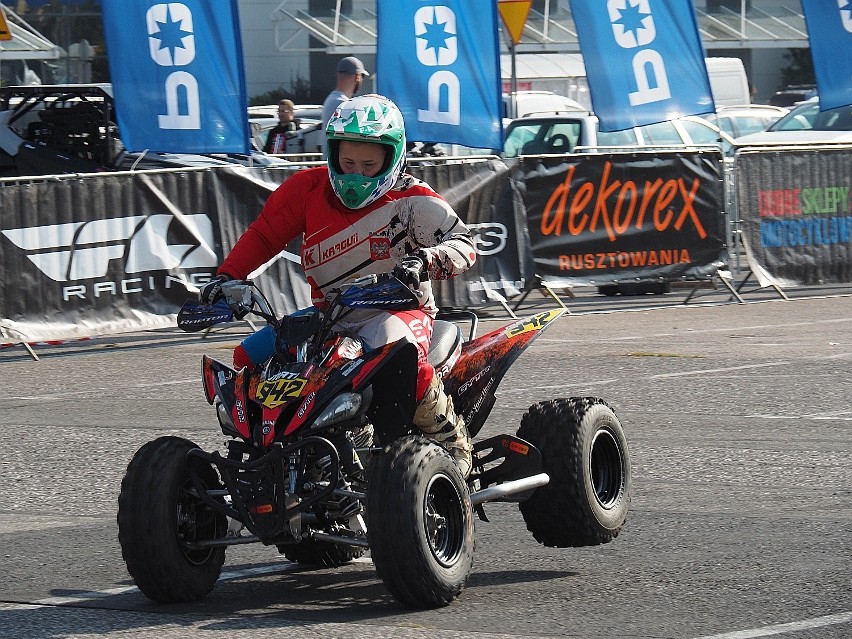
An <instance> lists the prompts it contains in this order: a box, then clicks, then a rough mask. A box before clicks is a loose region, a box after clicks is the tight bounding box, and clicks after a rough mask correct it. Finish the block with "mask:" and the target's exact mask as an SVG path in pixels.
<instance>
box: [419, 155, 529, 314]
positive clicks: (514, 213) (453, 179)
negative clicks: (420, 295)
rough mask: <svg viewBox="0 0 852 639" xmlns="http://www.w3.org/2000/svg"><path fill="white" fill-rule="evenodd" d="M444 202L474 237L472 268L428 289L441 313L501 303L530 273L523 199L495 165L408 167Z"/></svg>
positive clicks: (488, 162) (501, 167)
mask: <svg viewBox="0 0 852 639" xmlns="http://www.w3.org/2000/svg"><path fill="white" fill-rule="evenodd" d="M409 170H410V172H411V173H412V174H414V175H415V176H417V177H419V178H420V179H422V180H425V181H426V182H427V183H428V184H429V185H431V186H432V187H433V188H434V189H435V190H436V191H438V192H439V193H440V194H441V195H443V196H444V198H446V200H447V202H449V204H450V206H452V207H453V209H454V210H455V212H456V213H457V214H458V216H459V217H460V218H461V219H462V220H463V221H464V223H465V224H466V225H467V227H468V228H469V229H470V232H471V234H472V236H473V246H474V250H475V251H476V263H475V264H474V265H473V267H472V268H471V269H469V270H468V271H465V272H464V273H463V274H461V275H460V276H458V277H455V278H453V279H451V280H443V281H438V282H434V283H433V291H434V293H435V299H436V301H437V302H438V305H439V306H440V307H442V308H447V307H452V308H458V307H465V306H481V305H485V304H490V303H494V302H497V303H505V301H506V300H508V299H511V298H512V297H515V296H516V295H519V294H520V293H521V292H522V291H523V289H524V285H525V283H526V282H527V281H528V280H529V279H530V278H532V276H533V275H534V273H535V270H534V268H535V266H534V264H533V262H532V251H531V249H530V244H529V235H528V234H527V228H526V214H525V210H524V203H523V199H522V198H521V195H520V193H519V192H518V189H517V184H516V183H515V181H514V180H513V179H512V176H511V174H510V172H509V169H508V167H507V166H506V164H505V163H503V162H502V161H500V160H485V161H471V162H465V163H454V164H439V165H434V164H432V165H430V164H421V165H416V164H415V165H412V166H410V167H409Z"/></svg>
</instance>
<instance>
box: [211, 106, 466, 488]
mask: <svg viewBox="0 0 852 639" xmlns="http://www.w3.org/2000/svg"><path fill="white" fill-rule="evenodd" d="M326 136H327V138H328V156H329V157H328V160H327V163H326V165H324V166H319V167H313V168H307V169H303V170H301V171H299V172H297V173H295V174H293V175H292V176H290V177H288V178H287V179H286V180H285V181H284V182H283V183H282V184H281V185H280V186H279V187H278V188H277V189H276V190H275V191H274V192H273V193H272V194H271V195H270V196H269V199H268V200H267V201H266V204H265V205H264V207H263V209H262V210H261V212H260V215H259V216H258V218H257V219H256V220H255V221H254V222H252V224H251V225H250V226H249V227H248V229H247V230H246V232H245V233H244V234H243V235H242V236H241V237H240V239H239V240H238V241H237V243H236V244H235V245H234V247H233V249H231V251H230V253H229V254H228V256H227V257H226V258H225V260H224V261H223V262H222V265H221V266H220V267H219V269H218V270H217V272H216V277H215V278H213V279H212V280H211V281H210V282H209V283H207V284H205V286H204V287H203V288H202V289H201V292H200V295H199V296H200V298H201V300H202V301H204V302H207V303H211V304H212V303H214V302H215V301H217V300H218V299H220V298H221V297H222V295H223V288H227V287H229V286H239V284H238V283H237V282H233V283H232V282H231V280H241V279H244V278H246V277H247V276H248V274H249V273H251V272H252V271H254V270H255V269H256V268H258V267H259V266H261V265H262V264H265V263H266V262H267V261H269V260H271V259H272V258H274V257H275V256H276V255H278V254H279V253H280V252H281V251H283V250H284V249H285V248H286V247H287V245H288V244H289V243H290V242H291V241H293V240H294V239H296V238H299V237H301V241H302V248H301V263H302V269H303V270H304V272H305V276H306V277H307V280H308V283H309V284H310V286H311V294H312V299H313V304H314V307H316V308H319V309H322V308H323V307H324V305H325V298H326V295H327V294H328V293H329V292H330V291H331V290H332V289H334V288H336V287H339V286H340V285H341V284H343V283H344V282H346V281H348V280H350V279H352V278H355V277H360V276H364V275H370V274H376V273H387V272H392V273H394V275H396V276H397V277H398V278H399V279H400V280H402V281H404V282H405V283H406V284H407V285H408V286H410V287H411V288H412V289H416V290H417V291H418V292H419V294H420V296H421V297H420V299H421V300H422V303H421V306H420V308H418V309H415V310H411V311H392V312H391V311H382V310H376V309H352V310H351V311H350V312H349V314H347V315H346V316H345V318H343V319H341V320H338V322H337V323H336V324H335V328H336V329H337V330H341V331H346V332H349V333H355V334H357V335H359V336H360V337H361V338H362V339H363V341H364V342H365V344H366V346H367V347H368V348H370V349H374V348H379V347H381V346H384V345H385V344H389V343H392V342H395V341H397V340H400V339H404V340H407V341H409V342H411V343H413V344H414V345H415V346H416V347H417V352H418V361H417V386H416V400H417V409H416V412H415V416H414V424H415V425H416V426H417V427H418V428H419V429H420V431H421V432H423V434H424V435H426V436H427V437H429V438H431V439H433V440H434V441H436V442H438V443H439V444H440V445H442V446H443V447H444V448H445V449H446V450H447V451H448V452H449V453H450V455H452V457H453V458H454V459H455V460H456V463H457V464H458V466H459V469H460V470H461V472H462V473H463V474H464V475H465V476H467V475H468V474H469V473H470V469H471V464H472V458H471V451H472V446H471V441H470V434H469V433H468V430H467V426H466V425H465V423H464V419H463V418H462V417H461V415H457V414H456V412H455V409H454V407H453V400H452V398H451V397H450V396H449V395H447V394H446V392H445V391H444V387H443V384H442V382H441V379H440V378H439V377H438V375H437V374H436V373H435V369H434V368H433V367H432V365H431V364H430V363H429V362H428V361H427V359H426V356H427V354H428V352H429V344H430V341H431V339H432V322H433V320H434V319H435V315H436V314H437V311H438V309H437V306H436V304H435V297H434V295H433V293H432V285H431V280H447V279H450V278H452V277H455V276H456V275H459V274H460V273H463V272H464V271H466V270H467V269H469V268H470V267H471V265H473V263H474V262H475V261H476V253H475V251H474V247H473V240H472V238H471V233H470V231H469V230H468V228H467V226H465V224H464V223H463V222H462V221H461V220H460V219H459V217H458V216H457V215H456V213H455V211H453V209H452V207H450V205H449V204H448V203H447V201H446V200H445V199H444V198H443V197H441V196H440V195H439V194H438V193H436V192H435V191H434V190H432V188H430V187H429V185H428V184H426V183H425V182H423V181H421V180H419V179H417V178H415V177H413V176H412V175H410V174H408V173H406V172H405V150H406V144H405V125H404V123H403V118H402V113H401V112H400V110H399V108H398V107H397V106H396V105H395V104H394V103H393V102H391V101H390V100H389V99H387V98H385V97H383V96H379V95H374V94H371V95H365V96H359V97H356V98H353V99H351V100H347V101H346V102H344V103H342V104H341V105H340V106H338V108H337V110H336V111H335V113H334V115H333V116H332V117H331V119H330V120H329V123H328V126H327V127H326ZM305 312H310V311H309V310H303V311H297V313H300V314H301V313H305ZM274 351H275V344H274V335H273V332H272V330H271V328H270V327H267V328H264V329H261V330H260V331H258V332H256V333H253V334H252V335H250V336H249V337H247V338H246V339H245V340H243V342H242V343H241V344H240V345H239V346H237V348H236V349H235V350H234V366H235V367H236V368H237V369H240V368H243V367H250V368H253V367H256V366H259V365H260V364H262V363H263V362H265V361H266V360H267V359H268V358H269V357H270V356H271V355H272V353H273V352H274Z"/></svg>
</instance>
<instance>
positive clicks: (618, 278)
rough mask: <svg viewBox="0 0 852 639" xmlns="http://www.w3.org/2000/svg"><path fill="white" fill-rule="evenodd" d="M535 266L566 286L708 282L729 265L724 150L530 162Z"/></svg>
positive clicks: (525, 164) (527, 187)
mask: <svg viewBox="0 0 852 639" xmlns="http://www.w3.org/2000/svg"><path fill="white" fill-rule="evenodd" d="M519 166H520V169H521V171H522V172H523V173H524V192H525V198H524V199H525V203H526V213H527V220H528V221H527V225H528V227H529V233H530V241H531V244H532V251H533V257H534V260H535V266H536V272H537V273H538V274H539V275H541V276H542V277H543V278H545V279H546V280H547V281H548V282H552V283H554V284H563V285H579V284H594V285H600V284H610V283H617V282H627V281H631V282H635V281H643V280H644V281H652V280H657V281H660V280H662V281H676V280H679V279H706V278H709V277H711V276H712V275H714V274H715V273H716V271H717V270H719V269H720V268H722V267H724V266H725V265H726V264H727V250H726V241H725V237H726V223H725V216H724V212H723V211H724V195H723V182H722V172H721V171H722V169H721V166H722V165H721V154H720V153H719V152H717V151H707V152H704V151H683V152H657V153H625V154H606V155H597V154H594V155H593V154H589V155H585V156H574V157H572V158H571V162H566V161H565V160H564V159H563V158H557V157H554V158H532V157H530V158H523V159H522V161H521V164H520V165H519Z"/></svg>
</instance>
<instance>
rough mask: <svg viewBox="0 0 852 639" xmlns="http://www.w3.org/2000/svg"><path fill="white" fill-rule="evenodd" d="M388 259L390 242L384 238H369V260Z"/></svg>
mask: <svg viewBox="0 0 852 639" xmlns="http://www.w3.org/2000/svg"><path fill="white" fill-rule="evenodd" d="M389 257H390V240H389V239H388V238H386V237H371V238H370V259H373V260H386V259H388V258H389Z"/></svg>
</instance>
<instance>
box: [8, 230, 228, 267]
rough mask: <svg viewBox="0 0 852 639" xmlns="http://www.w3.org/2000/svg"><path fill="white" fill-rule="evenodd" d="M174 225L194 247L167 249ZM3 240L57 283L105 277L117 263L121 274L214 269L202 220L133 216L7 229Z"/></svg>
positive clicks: (210, 238)
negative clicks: (179, 228)
mask: <svg viewBox="0 0 852 639" xmlns="http://www.w3.org/2000/svg"><path fill="white" fill-rule="evenodd" d="M173 220H177V221H179V222H180V224H181V225H182V226H183V227H184V228H185V229H186V231H187V232H188V233H189V235H191V236H192V238H193V239H194V240H195V241H194V243H192V244H169V242H168V239H167V236H168V229H169V225H170V224H171V223H172V221H173ZM3 235H5V236H6V237H7V238H9V240H10V241H11V242H12V243H13V244H14V245H15V246H17V247H18V248H20V249H22V250H24V251H26V252H27V259H29V260H30V261H31V262H32V263H33V264H35V265H36V266H37V267H38V268H39V270H40V271H41V272H42V273H44V274H45V275H47V276H48V277H49V278H50V279H52V280H54V281H56V282H68V281H74V280H83V279H93V278H99V277H104V276H105V275H106V274H107V271H108V270H109V264H110V262H111V261H112V260H121V259H124V265H123V266H124V272H125V273H141V272H144V271H160V270H172V269H177V268H185V269H188V268H215V267H216V266H217V265H218V260H217V259H216V252H215V251H214V249H213V246H214V244H215V240H214V238H213V224H212V222H211V221H210V218H209V217H208V216H207V215H204V214H196V215H181V216H180V217H175V216H173V215H168V214H158V215H149V216H145V215H135V216H133V217H125V218H118V219H111V220H95V221H92V222H69V223H66V224H50V225H47V226H34V227H29V228H21V229H9V230H4V231H3Z"/></svg>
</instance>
